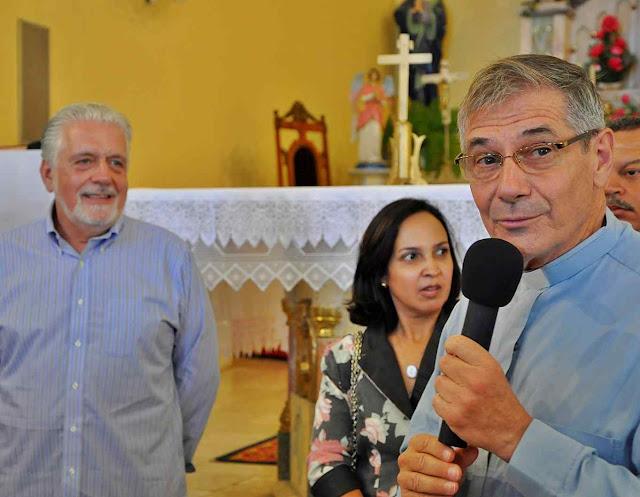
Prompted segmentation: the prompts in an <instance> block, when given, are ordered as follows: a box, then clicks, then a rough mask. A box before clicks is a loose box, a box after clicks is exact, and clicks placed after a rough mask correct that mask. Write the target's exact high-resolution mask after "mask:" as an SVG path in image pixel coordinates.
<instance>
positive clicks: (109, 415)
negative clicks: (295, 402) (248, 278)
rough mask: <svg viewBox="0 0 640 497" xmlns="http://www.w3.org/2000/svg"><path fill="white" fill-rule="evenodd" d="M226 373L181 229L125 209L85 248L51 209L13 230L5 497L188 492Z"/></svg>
mask: <svg viewBox="0 0 640 497" xmlns="http://www.w3.org/2000/svg"><path fill="white" fill-rule="evenodd" d="M218 384H219V365H218V343H217V337H216V331H215V322H214V317H213V311H212V309H211V304H210V302H209V299H208V294H207V292H206V290H205V289H204V287H203V285H202V282H201V280H200V275H199V273H198V270H197V267H196V264H195V262H194V259H193V257H192V255H191V253H190V251H189V249H188V247H187V245H186V244H185V243H184V242H182V241H181V240H180V239H179V238H178V237H176V236H175V235H173V234H171V233H169V232H167V231H165V230H163V229H161V228H158V227H155V226H152V225H150V224H146V223H143V222H140V221H137V220H134V219H131V218H126V217H121V218H120V219H119V220H118V222H117V223H116V224H115V225H114V226H113V227H112V228H111V229H110V230H109V231H108V232H107V233H105V234H104V235H102V236H99V237H96V238H93V239H91V240H90V241H89V243H88V244H87V246H86V248H85V249H84V251H83V252H82V253H81V254H78V253H77V252H76V251H75V250H74V249H73V248H72V247H71V246H70V245H69V244H68V243H67V242H66V241H65V240H64V239H63V238H62V237H60V236H59V234H58V233H57V232H56V230H55V228H54V225H53V222H52V220H51V216H49V217H48V218H47V219H43V220H41V221H37V222H35V223H32V224H30V225H27V226H24V227H21V228H17V229H15V230H12V231H9V232H6V233H2V234H0V497H111V496H112V497H163V496H166V497H181V496H185V495H186V487H185V478H184V473H185V464H186V463H190V462H191V460H192V457H193V453H194V451H195V448H196V445H197V443H198V441H199V439H200V437H201V435H202V432H203V431H204V427H205V424H206V422H207V418H208V416H209V412H210V410H211V407H212V405H213V401H214V399H215V395H216V391H217V388H218Z"/></svg>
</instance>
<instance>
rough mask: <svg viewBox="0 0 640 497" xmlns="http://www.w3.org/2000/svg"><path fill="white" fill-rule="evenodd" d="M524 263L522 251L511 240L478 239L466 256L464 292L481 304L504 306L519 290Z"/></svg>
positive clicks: (463, 281)
mask: <svg viewBox="0 0 640 497" xmlns="http://www.w3.org/2000/svg"><path fill="white" fill-rule="evenodd" d="M523 266H524V261H523V259H522V254H521V253H520V251H519V250H518V249H517V248H516V247H514V246H513V245H512V244H510V243H509V242H506V241H504V240H500V239H499V238H485V239H484V240H478V241H477V242H475V243H474V244H473V245H471V247H469V250H467V254H466V255H465V256H464V262H463V264H462V293H463V294H464V296H465V297H467V298H468V299H469V300H472V301H474V302H477V303H478V304H482V305H485V306H487V307H503V306H505V305H507V304H508V303H509V302H511V299H512V298H513V295H514V294H515V293H516V288H518V283H520V278H521V277H522V270H523Z"/></svg>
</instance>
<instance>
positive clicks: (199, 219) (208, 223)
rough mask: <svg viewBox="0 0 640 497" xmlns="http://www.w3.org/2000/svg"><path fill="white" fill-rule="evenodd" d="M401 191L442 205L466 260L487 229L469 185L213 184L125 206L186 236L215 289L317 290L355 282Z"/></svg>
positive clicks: (135, 197) (138, 192)
mask: <svg viewBox="0 0 640 497" xmlns="http://www.w3.org/2000/svg"><path fill="white" fill-rule="evenodd" d="M402 197H416V198H425V199H427V200H429V201H430V202H431V203H433V204H434V205H435V206H437V207H438V208H440V209H441V210H442V212H443V213H444V215H445V217H446V218H447V221H448V222H449V224H450V226H451V228H452V231H453V234H454V237H455V238H456V240H457V242H458V247H457V249H458V255H459V256H460V261H462V256H463V255H464V253H465V252H466V250H467V248H468V247H469V245H471V243H473V242H474V241H475V240H478V239H480V238H485V237H486V236H487V233H486V230H485V229H484V226H483V225H482V222H481V220H480V216H479V214H478V211H477V208H476V206H475V204H474V202H473V199H472V197H471V193H470V191H469V187H468V185H433V186H431V185H429V186H401V187H371V186H366V187H324V188H287V189H284V188H236V189H207V190H197V189H194V190H187V189H181V190H150V189H132V190H130V193H129V198H128V200H127V205H126V213H127V215H129V216H131V217H135V218H138V219H141V220H144V221H147V222H149V223H153V224H156V225H159V226H162V227H164V228H166V229H168V230H169V231H172V232H174V233H176V234H177V235H178V236H179V237H181V238H182V239H183V240H185V241H187V242H188V243H189V244H190V245H191V247H192V250H193V253H194V255H195V257H196V261H197V263H198V266H199V268H200V270H201V272H202V275H203V278H204V281H205V284H206V286H207V288H208V289H209V290H212V289H214V288H215V287H216V286H217V285H218V284H219V283H221V282H222V281H225V282H226V283H227V284H229V285H230V286H231V287H232V288H233V289H234V290H238V289H240V288H241V287H242V286H243V285H244V284H245V283H246V282H247V281H252V282H253V283H254V284H255V285H256V286H257V287H258V288H260V289H261V290H264V289H265V288H267V287H268V286H269V285H270V284H271V283H272V282H273V281H276V280H277V281H279V282H280V283H281V284H282V285H283V287H284V288H285V289H286V290H287V291H288V290H291V289H293V287H295V285H296V284H298V283H299V282H301V281H305V282H306V283H307V284H309V286H310V287H311V288H312V289H314V290H316V291H317V290H318V289H319V288H321V287H322V286H323V285H324V284H326V283H327V282H328V281H333V282H334V283H335V284H336V285H337V286H338V287H339V288H340V289H341V290H346V289H348V288H349V287H350V286H351V282H352V281H353V275H354V272H355V264H356V260H357V254H358V243H359V241H360V238H361V236H362V234H363V233H364V230H365V229H366V227H367V225H368V224H369V222H370V221H371V219H372V218H373V217H374V216H375V214H376V213H377V212H378V211H379V210H380V209H381V208H382V207H384V206H385V205H387V204H388V203H390V202H392V201H394V200H396V199H398V198H402Z"/></svg>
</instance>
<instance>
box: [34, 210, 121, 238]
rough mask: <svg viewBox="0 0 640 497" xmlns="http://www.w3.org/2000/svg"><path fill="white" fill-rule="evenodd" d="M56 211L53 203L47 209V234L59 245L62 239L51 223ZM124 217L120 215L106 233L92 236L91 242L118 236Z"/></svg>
mask: <svg viewBox="0 0 640 497" xmlns="http://www.w3.org/2000/svg"><path fill="white" fill-rule="evenodd" d="M55 209H56V203H55V201H54V202H52V203H51V207H50V208H49V214H48V215H47V219H46V221H47V234H48V235H49V236H50V237H52V238H53V239H54V240H55V241H56V243H57V244H58V245H60V240H62V239H63V238H62V237H61V236H60V234H59V233H58V230H56V227H55V224H54V223H53V215H54V212H55ZM124 218H125V216H124V215H120V217H119V218H118V220H117V221H116V222H115V223H114V225H113V226H111V228H109V230H108V231H106V232H105V233H103V234H102V235H99V236H94V237H93V238H91V240H108V239H110V238H112V237H113V238H115V237H117V236H118V235H119V234H120V231H121V230H122V226H123V224H124Z"/></svg>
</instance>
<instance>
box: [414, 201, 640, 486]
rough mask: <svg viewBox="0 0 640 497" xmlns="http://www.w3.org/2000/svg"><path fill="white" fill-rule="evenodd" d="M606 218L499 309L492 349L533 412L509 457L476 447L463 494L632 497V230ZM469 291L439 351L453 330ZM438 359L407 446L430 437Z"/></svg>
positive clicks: (636, 373) (637, 241)
mask: <svg viewBox="0 0 640 497" xmlns="http://www.w3.org/2000/svg"><path fill="white" fill-rule="evenodd" d="M606 221H607V223H606V226H604V227H602V228H601V229H599V230H598V231H597V232H596V233H594V234H593V235H592V236H591V237H590V238H588V239H587V240H585V241H584V242H583V243H581V244H580V245H578V246H577V247H575V248H573V249H572V250H571V251H569V252H567V253H566V254H564V255H563V256H561V257H559V258H558V259H556V260H554V261H552V262H550V263H548V264H546V265H545V266H543V267H542V268H539V269H537V270H535V271H531V272H526V273H524V274H523V277H522V281H521V283H520V286H519V287H518V290H517V292H516V295H515V297H514V298H513V300H512V301H511V303H510V304H509V305H508V306H506V307H505V308H504V309H501V310H500V311H499V313H498V318H497V321H496V326H495V330H494V334H493V340H492V342H491V348H490V352H491V355H493V357H494V358H495V359H496V360H497V361H498V362H499V363H500V365H501V366H502V369H503V371H504V372H505V374H506V376H507V378H508V379H509V383H510V384H511V388H512V389H513V391H514V392H515V394H516V395H517V396H518V399H519V400H520V402H521V403H522V404H523V406H524V407H525V409H526V410H527V411H528V412H529V414H530V415H531V416H532V417H533V418H534V420H533V422H532V423H531V425H530V426H529V428H528V429H527V431H526V432H525V434H524V436H523V438H522V439H521V440H520V443H519V444H518V447H517V448H516V451H515V452H514V454H513V457H512V458H511V461H510V463H509V464H507V463H506V462H504V461H502V460H501V459H499V458H498V457H497V456H495V455H492V454H489V453H487V452H486V451H484V450H481V451H480V455H479V457H478V459H477V460H476V462H475V463H474V464H473V465H471V466H470V467H469V468H468V469H467V473H466V477H465V480H464V482H463V484H462V485H461V489H460V491H459V492H458V494H457V495H458V496H459V497H462V496H465V497H480V496H486V497H515V496H525V497H545V496H549V497H550V496H554V497H555V496H563V497H565V496H567V497H568V496H572V497H631V496H640V480H639V479H638V472H639V468H640V433H639V431H638V425H639V423H640V234H638V233H636V232H635V231H633V229H632V228H631V226H630V225H629V224H627V223H622V222H620V221H619V220H617V219H616V218H615V216H614V215H613V214H612V213H611V212H610V211H609V210H607V214H606ZM467 306H468V300H466V299H462V300H461V301H460V303H459V304H458V305H457V306H456V308H455V309H454V312H453V313H452V315H451V318H450V319H449V321H448V322H447V324H446V326H445V328H444V330H443V333H442V339H441V341H440V345H439V349H438V358H440V357H442V355H443V354H444V349H443V345H444V342H445V341H446V340H447V338H448V337H450V336H452V335H456V334H459V333H460V332H461V328H462V323H463V320H464V316H465V314H466V310H467ZM439 374H440V369H439V368H436V370H435V371H434V374H433V376H432V377H431V379H430V381H429V383H428V385H427V388H426V389H425V392H424V394H423V396H422V399H421V400H420V403H419V404H418V408H417V409H416V411H415V413H414V415H413V418H412V419H411V426H410V429H409V435H408V436H407V438H406V439H405V442H404V444H403V449H404V448H406V445H407V443H408V441H409V439H410V438H411V436H413V435H415V434H416V433H431V434H433V435H436V436H437V435H438V433H439V431H440V424H441V419H440V418H439V417H438V415H437V414H435V412H434V410H433V408H432V406H431V400H432V398H433V396H434V394H435V389H434V381H435V378H436V377H437V375H439Z"/></svg>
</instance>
